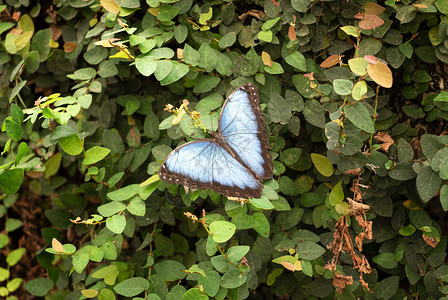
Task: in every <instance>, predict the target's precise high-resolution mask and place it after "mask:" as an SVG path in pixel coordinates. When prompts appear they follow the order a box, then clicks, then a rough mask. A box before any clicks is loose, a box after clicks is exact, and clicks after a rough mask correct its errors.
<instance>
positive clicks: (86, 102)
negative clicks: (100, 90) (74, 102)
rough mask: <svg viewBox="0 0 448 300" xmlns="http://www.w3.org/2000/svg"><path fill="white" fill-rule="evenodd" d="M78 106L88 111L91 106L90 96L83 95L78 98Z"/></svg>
mask: <svg viewBox="0 0 448 300" xmlns="http://www.w3.org/2000/svg"><path fill="white" fill-rule="evenodd" d="M78 104H79V105H81V107H82V108H84V109H89V107H90V104H92V94H85V95H82V96H81V97H79V98H78Z"/></svg>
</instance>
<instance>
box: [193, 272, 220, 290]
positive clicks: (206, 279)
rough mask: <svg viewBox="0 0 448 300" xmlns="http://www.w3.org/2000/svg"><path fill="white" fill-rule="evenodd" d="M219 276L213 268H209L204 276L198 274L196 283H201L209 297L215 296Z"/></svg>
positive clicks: (218, 284)
mask: <svg viewBox="0 0 448 300" xmlns="http://www.w3.org/2000/svg"><path fill="white" fill-rule="evenodd" d="M220 283H221V277H220V276H219V273H218V272H216V271H215V270H209V271H207V272H206V273H205V275H204V276H199V279H198V284H199V285H202V289H203V290H204V292H205V293H207V295H209V296H210V297H214V296H216V294H217V293H218V291H219V286H220Z"/></svg>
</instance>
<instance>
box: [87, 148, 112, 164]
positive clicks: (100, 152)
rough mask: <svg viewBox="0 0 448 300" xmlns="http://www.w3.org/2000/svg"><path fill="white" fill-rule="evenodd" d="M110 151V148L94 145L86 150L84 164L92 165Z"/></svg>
mask: <svg viewBox="0 0 448 300" xmlns="http://www.w3.org/2000/svg"><path fill="white" fill-rule="evenodd" d="M109 153H110V150H109V149H107V148H104V147H99V146H94V147H92V148H90V149H89V150H87V151H86V154H85V158H84V160H83V161H82V164H83V165H91V164H95V163H97V162H99V161H101V160H102V159H103V158H105V157H106V156H107V155H108V154H109Z"/></svg>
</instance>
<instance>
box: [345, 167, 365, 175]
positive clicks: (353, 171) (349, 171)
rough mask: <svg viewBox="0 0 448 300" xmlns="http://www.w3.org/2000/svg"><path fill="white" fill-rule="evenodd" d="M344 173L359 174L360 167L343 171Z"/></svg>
mask: <svg viewBox="0 0 448 300" xmlns="http://www.w3.org/2000/svg"><path fill="white" fill-rule="evenodd" d="M345 174H346V175H359V174H361V168H357V169H351V170H347V171H345Z"/></svg>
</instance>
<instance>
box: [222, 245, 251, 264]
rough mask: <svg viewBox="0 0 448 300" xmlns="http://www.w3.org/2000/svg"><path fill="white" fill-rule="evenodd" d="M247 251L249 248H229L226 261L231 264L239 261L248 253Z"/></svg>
mask: <svg viewBox="0 0 448 300" xmlns="http://www.w3.org/2000/svg"><path fill="white" fill-rule="evenodd" d="M249 250H250V247H249V246H233V247H230V248H229V250H227V259H228V260H229V261H230V262H232V263H235V262H237V261H240V260H241V259H242V258H243V257H244V256H245V255H246V254H247V252H249Z"/></svg>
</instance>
